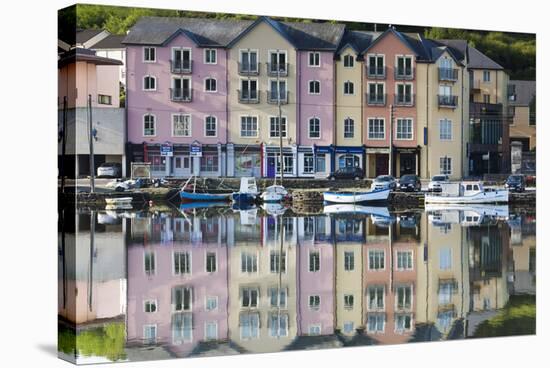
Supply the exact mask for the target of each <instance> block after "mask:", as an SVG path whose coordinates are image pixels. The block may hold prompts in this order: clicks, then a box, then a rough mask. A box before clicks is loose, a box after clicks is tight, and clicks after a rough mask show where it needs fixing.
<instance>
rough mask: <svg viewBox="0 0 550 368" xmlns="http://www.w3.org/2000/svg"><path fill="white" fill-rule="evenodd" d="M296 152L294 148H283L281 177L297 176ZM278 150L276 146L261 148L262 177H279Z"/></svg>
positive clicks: (279, 155)
mask: <svg viewBox="0 0 550 368" xmlns="http://www.w3.org/2000/svg"><path fill="white" fill-rule="evenodd" d="M297 156H298V150H297V147H296V146H291V147H283V175H284V176H285V177H292V176H297V174H298V165H297V163H298V162H297V158H298V157H297ZM280 157H281V153H280V148H279V147H278V146H263V176H264V177H267V178H274V177H275V176H279V175H280V170H281V167H280V166H281V165H280Z"/></svg>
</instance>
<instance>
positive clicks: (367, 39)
mask: <svg viewBox="0 0 550 368" xmlns="http://www.w3.org/2000/svg"><path fill="white" fill-rule="evenodd" d="M381 34H382V32H368V31H353V30H349V29H346V30H345V32H344V35H343V36H342V39H341V41H340V45H339V46H338V49H337V51H336V53H338V54H339V53H341V52H342V51H343V50H344V49H345V48H346V47H351V48H352V49H353V51H355V52H356V53H357V54H361V53H362V52H363V50H365V49H366V48H367V47H369V45H370V44H371V43H372V42H373V40H375V39H376V38H377V37H379V36H380V35H381Z"/></svg>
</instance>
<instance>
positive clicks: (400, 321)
mask: <svg viewBox="0 0 550 368" xmlns="http://www.w3.org/2000/svg"><path fill="white" fill-rule="evenodd" d="M411 329H412V316H411V315H410V314H398V315H396V316H395V332H398V333H403V332H405V331H410V330H411Z"/></svg>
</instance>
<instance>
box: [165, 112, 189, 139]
mask: <svg viewBox="0 0 550 368" xmlns="http://www.w3.org/2000/svg"><path fill="white" fill-rule="evenodd" d="M175 116H188V117H189V135H179V134H178V135H176V134H174V133H175V131H174V117H175ZM171 119H172V121H171V124H170V134H171V135H172V137H174V138H176V137H192V136H193V117H192V116H191V114H172V116H171Z"/></svg>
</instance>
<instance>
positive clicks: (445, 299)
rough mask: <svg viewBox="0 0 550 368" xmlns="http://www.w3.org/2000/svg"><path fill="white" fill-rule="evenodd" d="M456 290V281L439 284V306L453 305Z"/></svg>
mask: <svg viewBox="0 0 550 368" xmlns="http://www.w3.org/2000/svg"><path fill="white" fill-rule="evenodd" d="M454 289H455V283H454V281H444V282H440V284H439V291H438V303H439V305H447V304H451V300H452V296H453V293H454Z"/></svg>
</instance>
